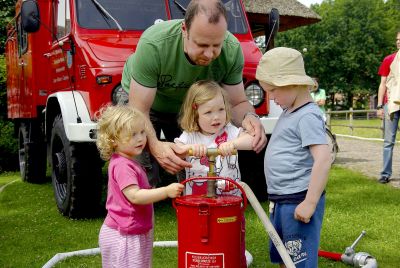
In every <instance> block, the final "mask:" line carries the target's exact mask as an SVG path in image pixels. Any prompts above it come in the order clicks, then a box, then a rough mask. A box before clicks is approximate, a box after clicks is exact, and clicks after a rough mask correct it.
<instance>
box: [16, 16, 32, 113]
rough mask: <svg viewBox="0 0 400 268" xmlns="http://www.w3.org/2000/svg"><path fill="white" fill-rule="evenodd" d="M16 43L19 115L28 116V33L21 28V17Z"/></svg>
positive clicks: (18, 23) (19, 18)
mask: <svg viewBox="0 0 400 268" xmlns="http://www.w3.org/2000/svg"><path fill="white" fill-rule="evenodd" d="M17 39H18V41H17V43H18V58H17V72H16V73H17V75H18V77H17V91H18V92H19V94H18V99H17V103H19V109H18V113H19V117H20V118H23V117H29V107H28V106H29V100H30V98H29V95H30V94H31V92H30V90H29V88H28V86H27V79H28V77H27V75H28V73H27V67H28V66H29V64H30V53H28V34H27V33H26V32H25V31H24V30H23V29H22V24H21V17H18V19H17Z"/></svg>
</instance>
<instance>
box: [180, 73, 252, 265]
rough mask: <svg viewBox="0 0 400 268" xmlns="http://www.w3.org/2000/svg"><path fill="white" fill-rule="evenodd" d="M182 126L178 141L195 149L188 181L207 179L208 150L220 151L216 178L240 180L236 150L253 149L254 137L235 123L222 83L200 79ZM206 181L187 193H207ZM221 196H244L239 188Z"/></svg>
mask: <svg viewBox="0 0 400 268" xmlns="http://www.w3.org/2000/svg"><path fill="white" fill-rule="evenodd" d="M179 123H180V126H181V128H182V129H183V133H182V134H181V135H180V137H179V138H176V139H175V143H176V144H177V145H178V146H179V147H181V148H182V149H184V150H186V151H188V150H189V149H192V151H193V156H187V157H186V160H187V161H188V162H189V163H191V164H192V167H191V168H186V178H191V177H207V173H208V171H209V165H208V159H207V157H206V153H207V148H218V149H219V151H220V153H221V156H217V157H216V158H215V173H216V174H215V175H216V176H218V177H225V178H230V179H232V180H234V181H237V182H238V181H240V177H241V176H240V170H239V164H238V156H237V155H232V154H233V152H234V150H235V149H236V150H251V149H252V148H253V147H252V144H253V141H254V137H253V136H252V135H250V134H249V133H247V132H246V131H245V130H243V129H242V128H237V127H235V126H234V125H232V124H231V112H230V104H229V100H228V96H227V94H226V92H225V90H224V89H223V88H222V87H221V86H220V85H218V83H216V82H214V81H210V80H200V81H198V82H196V83H194V84H193V85H192V86H191V87H190V88H189V91H188V92H187V94H186V97H185V99H184V102H183V105H182V108H181V111H180V117H179ZM206 193H207V182H206V180H195V181H191V182H189V183H187V184H186V189H185V194H206ZM217 194H231V195H237V196H240V195H241V192H240V190H239V189H234V190H232V191H229V192H225V193H221V192H219V191H217ZM245 233H246V231H245V218H244V215H242V232H241V240H242V243H241V253H242V255H241V265H240V267H247V266H246V255H245V250H246V247H245V242H244V241H245Z"/></svg>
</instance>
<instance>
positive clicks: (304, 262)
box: [269, 195, 325, 268]
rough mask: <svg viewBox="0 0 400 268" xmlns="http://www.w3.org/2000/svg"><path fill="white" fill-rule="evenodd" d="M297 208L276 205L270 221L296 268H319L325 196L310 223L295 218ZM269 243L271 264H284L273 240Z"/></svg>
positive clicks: (294, 205) (291, 205) (289, 205)
mask: <svg viewBox="0 0 400 268" xmlns="http://www.w3.org/2000/svg"><path fill="white" fill-rule="evenodd" d="M297 206H298V204H282V203H275V207H274V209H273V213H271V215H270V219H271V222H272V224H273V225H274V227H275V229H276V231H277V232H278V234H279V236H280V238H281V239H282V242H283V244H284V245H285V247H286V250H287V251H288V253H289V255H290V257H291V258H292V260H293V262H294V264H295V265H296V267H297V268H299V267H304V268H306V267H307V268H315V267H318V248H319V241H320V233H321V226H322V219H323V216H324V210H325V195H323V196H321V198H320V200H319V202H318V205H317V208H316V209H315V212H314V215H313V216H312V217H311V220H310V222H309V223H304V222H301V221H298V220H296V219H295V218H294V210H295V209H296V207H297ZM269 243H270V257H271V262H272V263H283V261H282V259H281V257H280V255H279V253H278V251H277V249H276V247H275V246H274V245H273V243H272V241H271V240H270V242H269Z"/></svg>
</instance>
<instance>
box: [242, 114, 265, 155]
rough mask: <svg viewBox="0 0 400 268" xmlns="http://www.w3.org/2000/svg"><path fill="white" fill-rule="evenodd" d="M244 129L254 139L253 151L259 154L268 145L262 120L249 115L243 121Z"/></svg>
mask: <svg viewBox="0 0 400 268" xmlns="http://www.w3.org/2000/svg"><path fill="white" fill-rule="evenodd" d="M242 126H243V128H244V129H245V130H246V131H247V132H248V133H249V134H250V135H252V136H253V137H254V140H253V150H254V151H255V152H256V153H259V152H260V151H261V150H262V149H263V148H264V147H265V145H266V144H267V136H266V135H265V131H264V127H263V126H262V124H261V121H260V119H258V118H257V117H255V116H254V115H251V114H248V115H246V117H245V118H244V119H243V122H242Z"/></svg>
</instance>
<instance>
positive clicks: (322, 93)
mask: <svg viewBox="0 0 400 268" xmlns="http://www.w3.org/2000/svg"><path fill="white" fill-rule="evenodd" d="M311 97H312V98H313V100H314V101H315V102H317V101H319V100H326V93H325V89H322V88H320V89H319V90H318V92H311ZM318 107H319V109H321V112H322V113H323V114H325V105H323V106H319V105H318Z"/></svg>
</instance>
